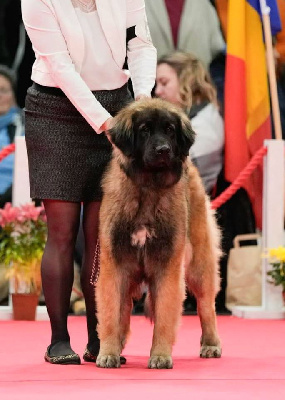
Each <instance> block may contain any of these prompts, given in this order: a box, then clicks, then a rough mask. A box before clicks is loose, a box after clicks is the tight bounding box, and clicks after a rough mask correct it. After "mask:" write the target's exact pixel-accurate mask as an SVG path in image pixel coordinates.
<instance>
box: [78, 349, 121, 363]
mask: <svg viewBox="0 0 285 400" xmlns="http://www.w3.org/2000/svg"><path fill="white" fill-rule="evenodd" d="M98 353H99V350H98V352H97V353H92V352H91V351H90V350H88V348H87V347H86V349H85V350H84V354H83V360H84V361H86V362H93V363H96V358H97V356H98ZM126 362H127V360H126V358H125V357H123V356H120V363H121V365H123V364H126Z"/></svg>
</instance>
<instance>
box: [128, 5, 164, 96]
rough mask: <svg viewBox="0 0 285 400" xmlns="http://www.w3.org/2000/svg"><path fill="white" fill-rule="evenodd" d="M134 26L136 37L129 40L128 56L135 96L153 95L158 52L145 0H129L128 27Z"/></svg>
mask: <svg viewBox="0 0 285 400" xmlns="http://www.w3.org/2000/svg"><path fill="white" fill-rule="evenodd" d="M154 1H155V0H154ZM132 26H135V34H136V37H135V38H134V39H131V40H130V41H129V42H128V46H127V57H128V66H129V70H130V74H131V78H132V84H133V89H134V94H135V97H137V96H139V95H147V96H151V91H152V89H153V87H154V84H155V77H156V63H157V52H156V48H155V47H154V46H153V44H152V40H151V36H150V32H149V27H148V23H147V17H146V12H145V2H144V0H127V28H129V27H132Z"/></svg>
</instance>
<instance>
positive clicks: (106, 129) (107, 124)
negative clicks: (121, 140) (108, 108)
mask: <svg viewBox="0 0 285 400" xmlns="http://www.w3.org/2000/svg"><path fill="white" fill-rule="evenodd" d="M113 119H114V118H112V117H110V118H108V119H107V120H106V121H105V122H104V124H103V125H102V127H101V129H102V130H103V131H104V133H105V135H106V136H107V138H108V140H109V142H110V143H112V140H111V136H110V134H109V129H111V128H112V126H113Z"/></svg>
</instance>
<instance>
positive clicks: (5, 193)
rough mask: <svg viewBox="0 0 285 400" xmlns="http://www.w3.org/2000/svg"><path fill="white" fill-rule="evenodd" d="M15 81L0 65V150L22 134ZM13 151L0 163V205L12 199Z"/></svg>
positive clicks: (21, 115) (21, 120) (8, 70)
mask: <svg viewBox="0 0 285 400" xmlns="http://www.w3.org/2000/svg"><path fill="white" fill-rule="evenodd" d="M15 90H16V82H15V77H14V74H13V72H12V71H11V70H10V69H9V68H7V67H5V66H4V65H0V150H1V149H2V148H4V147H6V146H8V145H9V144H11V143H13V142H14V140H15V137H16V136H19V135H23V134H24V123H23V114H22V110H21V109H20V108H19V107H18V106H17V104H16V100H15ZM13 171H14V153H13V154H10V155H9V156H8V157H6V158H4V159H3V160H2V161H1V163H0V207H1V208H2V207H4V205H5V203H6V202H11V201H12V182H13Z"/></svg>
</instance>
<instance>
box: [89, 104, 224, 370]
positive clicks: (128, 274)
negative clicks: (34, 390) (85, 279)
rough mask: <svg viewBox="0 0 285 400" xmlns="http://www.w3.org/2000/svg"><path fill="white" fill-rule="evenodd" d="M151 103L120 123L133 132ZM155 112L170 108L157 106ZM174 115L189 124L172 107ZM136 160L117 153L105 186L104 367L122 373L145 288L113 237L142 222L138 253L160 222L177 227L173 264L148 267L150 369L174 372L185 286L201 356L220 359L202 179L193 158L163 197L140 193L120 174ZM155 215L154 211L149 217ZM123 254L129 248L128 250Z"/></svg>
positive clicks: (213, 256)
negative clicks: (194, 310)
mask: <svg viewBox="0 0 285 400" xmlns="http://www.w3.org/2000/svg"><path fill="white" fill-rule="evenodd" d="M149 104H150V103H149V101H143V102H134V103H133V104H132V105H131V106H129V107H128V108H127V109H126V110H124V111H123V112H122V113H120V115H119V117H118V118H117V121H116V123H117V124H122V126H123V125H124V127H125V126H126V125H127V126H128V128H130V126H131V123H132V115H133V113H134V112H137V111H140V110H142V109H144V108H145V107H149ZM151 105H152V107H158V108H159V107H162V106H163V107H165V103H163V102H161V101H159V100H157V101H156V100H155V101H153V100H152V101H151ZM167 107H169V110H170V111H171V112H173V113H176V114H178V115H179V116H180V118H181V119H182V121H183V119H184V118H185V116H184V115H183V113H180V111H179V110H178V109H176V108H175V107H173V106H170V105H169V106H167ZM128 163H129V159H128V158H127V157H126V156H124V154H122V153H121V152H120V150H119V149H117V148H114V150H113V159H112V161H111V163H110V166H109V169H108V171H107V173H106V175H105V178H104V181H103V189H104V197H103V201H102V205H101V210H100V246H101V270H100V276H99V280H98V284H97V289H96V301H97V309H98V320H99V326H98V332H99V337H100V353H99V355H98V357H97V365H98V366H99V367H119V366H120V354H121V351H122V349H123V347H124V345H125V343H126V340H127V336H128V334H129V326H130V314H131V308H132V298H133V296H134V295H135V293H137V291H138V286H139V284H140V282H137V281H136V280H135V279H134V276H135V275H134V273H135V271H133V269H132V268H129V266H128V265H118V264H117V263H116V260H115V259H114V256H113V254H114V252H113V250H114V249H113V248H112V246H113V244H112V241H111V234H112V231H113V229H114V226H115V224H117V223H119V222H118V221H120V220H128V221H135V222H136V224H137V226H138V229H137V230H136V231H134V232H131V234H130V243H132V246H137V248H140V249H143V248H144V246H145V243H146V241H148V240H149V241H151V240H152V238H153V237H156V234H157V232H156V231H155V228H153V227H155V219H156V215H158V214H159V215H160V216H163V218H164V219H165V224H167V225H169V224H172V225H173V226H174V227H175V232H176V234H175V238H174V246H173V250H172V253H171V257H170V260H169V262H168V264H167V265H163V266H161V265H160V260H159V259H157V260H156V262H149V263H147V265H146V266H145V270H146V271H145V272H146V275H147V276H148V277H150V282H151V284H150V287H149V292H148V307H149V309H150V314H151V316H152V318H153V321H154V333H153V341H152V347H151V352H150V359H149V363H148V366H149V368H172V357H171V354H172V346H173V344H174V342H175V337H176V332H177V328H178V325H179V321H180V317H181V314H182V304H183V300H184V297H185V281H186V284H187V286H188V288H189V290H191V292H193V293H194V295H195V297H196V298H197V307H198V314H199V317H200V321H201V328H202V336H201V348H200V355H201V357H220V356H221V346H220V340H219V336H218V333H217V327H216V315H215V296H216V293H217V291H218V289H219V273H218V269H219V268H218V265H219V258H220V255H221V252H220V234H219V230H218V228H217V225H216V221H215V216H214V213H213V212H212V210H211V209H210V204H209V200H208V198H207V196H206V194H205V190H204V188H203V185H202V182H201V179H200V177H199V174H198V172H197V170H196V168H195V167H194V166H193V165H192V163H191V162H190V160H189V159H187V160H186V161H185V162H184V165H183V175H182V178H181V179H180V181H179V182H178V183H177V184H176V185H174V186H173V187H171V188H167V189H163V190H157V191H156V190H154V189H145V190H144V189H142V188H138V187H136V186H135V185H134V184H133V182H132V181H131V180H130V179H129V178H128V177H127V176H126V174H125V173H124V172H123V170H122V169H121V167H120V166H121V165H127V164H128ZM150 210H151V211H150ZM122 251H124V249H122Z"/></svg>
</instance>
